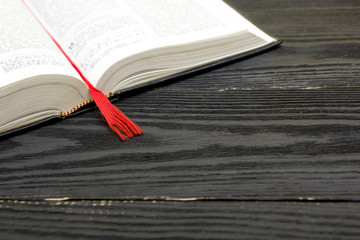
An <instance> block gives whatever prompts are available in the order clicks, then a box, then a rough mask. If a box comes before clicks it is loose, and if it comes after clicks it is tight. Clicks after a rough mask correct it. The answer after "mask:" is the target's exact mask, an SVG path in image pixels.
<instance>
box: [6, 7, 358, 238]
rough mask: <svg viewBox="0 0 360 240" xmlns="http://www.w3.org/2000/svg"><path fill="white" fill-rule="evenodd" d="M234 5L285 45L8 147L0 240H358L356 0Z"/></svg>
mask: <svg viewBox="0 0 360 240" xmlns="http://www.w3.org/2000/svg"><path fill="white" fill-rule="evenodd" d="M228 2H230V3H232V4H233V6H236V7H237V8H239V9H240V10H241V12H242V13H243V14H244V15H246V16H247V17H248V18H249V19H251V20H252V21H253V22H254V23H256V24H257V25H259V26H260V27H261V28H262V29H264V30H265V31H267V32H269V33H271V34H272V35H274V36H275V37H277V38H280V39H283V40H284V43H283V44H282V46H281V47H279V48H277V49H275V50H273V51H270V52H267V53H264V54H261V55H259V56H256V57H252V58H249V59H245V60H243V61H238V62H235V63H231V64H227V65H225V66H222V67H220V68H217V69H213V70H211V71H210V70H209V71H206V72H202V73H199V74H196V75H192V76H189V77H186V78H182V79H180V80H178V81H176V82H173V83H169V84H166V85H163V86H158V87H157V88H154V89H147V90H146V91H145V90H144V91H142V92H139V93H137V94H134V95H132V96H124V98H123V99H121V100H120V101H119V102H117V103H116V105H117V106H118V107H119V108H120V109H122V110H123V111H124V112H125V113H126V114H127V115H128V116H129V117H131V118H132V119H133V120H134V121H136V122H137V123H138V124H139V125H140V126H141V127H142V128H143V129H144V130H145V132H146V134H145V135H144V136H141V137H137V138H135V139H132V140H130V141H127V142H121V141H120V140H118V138H117V137H116V136H115V135H113V134H112V133H111V131H110V130H108V128H107V126H106V125H105V124H104V123H103V122H102V120H101V118H99V114H98V113H97V112H96V111H89V112H86V113H83V114H81V115H79V116H76V117H74V118H69V119H66V120H64V121H59V122H55V123H53V124H50V125H46V126H43V127H41V128H37V129H34V130H32V131H28V132H25V133H23V134H20V135H16V136H11V137H8V138H5V139H2V140H1V142H0V143H1V144H0V206H1V207H0V221H1V224H0V225H1V227H0V231H1V232H2V235H1V236H0V238H4V239H14V238H18V239H22V238H23V237H24V236H25V235H26V236H27V237H28V238H29V239H39V238H41V237H44V238H45V237H49V238H50V237H51V238H52V239H61V238H65V239H69V238H70V239H71V238H74V239H79V238H89V239H91V238H94V239H101V238H104V237H110V238H116V237H124V238H153V239H159V238H169V239H174V238H179V239H180V238H181V239H183V238H186V239H191V238H200V239H211V238H212V239H238V238H245V239H264V237H266V238H268V239H280V238H283V239H285V238H292V239H358V238H359V237H360V230H359V218H360V214H359V212H360V211H359V210H360V209H359V208H360V203H359V199H360V194H359V193H360V177H359V173H360V150H359V149H360V148H359V146H360V95H359V90H360V27H359V24H358V23H359V21H360V2H359V1H357V0H347V1H340V0H317V1H310V0H306V1H305V0H302V1H290V0H272V1H265V0H257V1H250V0H249V1H245V0H231V1H228ZM49 200H52V201H49ZM110 201H112V203H114V204H113V205H111V206H109V202H110ZM124 201H126V203H127V205H125V204H126V203H124ZM134 201H135V202H134ZM153 201H154V203H153ZM129 203H131V204H129ZM102 204H104V205H102ZM100 206H101V207H100ZM102 207H103V208H102ZM123 212H124V214H122V213H123Z"/></svg>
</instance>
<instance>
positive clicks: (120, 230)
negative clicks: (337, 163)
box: [0, 201, 360, 240]
mask: <svg viewBox="0 0 360 240" xmlns="http://www.w3.org/2000/svg"><path fill="white" fill-rule="evenodd" d="M329 209H331V211H329ZM0 213H1V216H2V217H1V218H0V231H1V239H15V238H19V239H24V238H26V239H45V238H51V239H309V238H310V239H334V240H335V239H336V240H339V239H354V240H355V239H358V237H359V235H360V230H359V229H360V214H359V213H360V205H359V203H336V204H335V203H319V202H318V203H315V202H314V203H298V202H284V203H278V202H151V201H150V202H137V201H135V202H132V201H64V202H44V201H40V202H37V201H17V202H14V201H9V202H8V201H5V202H2V203H0Z"/></svg>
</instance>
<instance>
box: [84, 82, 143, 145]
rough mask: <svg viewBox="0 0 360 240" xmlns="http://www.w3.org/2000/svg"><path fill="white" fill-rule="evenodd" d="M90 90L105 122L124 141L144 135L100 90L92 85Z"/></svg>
mask: <svg viewBox="0 0 360 240" xmlns="http://www.w3.org/2000/svg"><path fill="white" fill-rule="evenodd" d="M85 82H86V83H88V82H87V81H85ZM88 86H89V85H88ZM89 90H90V94H91V96H92V97H93V99H94V102H95V104H96V105H97V106H98V108H99V110H100V112H101V114H102V115H103V116H104V118H105V121H106V122H107V123H108V125H109V127H110V128H111V129H112V130H113V131H114V132H115V133H116V134H117V135H119V137H120V138H121V139H122V140H123V141H124V140H126V139H127V138H133V137H134V136H135V135H141V134H144V132H143V130H141V129H140V128H139V127H138V126H137V125H136V124H135V123H134V122H132V121H131V120H130V119H129V118H128V117H126V116H125V114H124V113H123V112H122V111H120V109H118V108H117V107H115V106H114V105H113V104H112V103H111V102H110V101H109V99H107V97H106V96H105V95H104V94H103V93H102V92H101V91H100V90H98V89H96V88H95V87H93V86H92V85H90V86H89Z"/></svg>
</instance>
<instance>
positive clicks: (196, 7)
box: [0, 0, 279, 135]
mask: <svg viewBox="0 0 360 240" xmlns="http://www.w3.org/2000/svg"><path fill="white" fill-rule="evenodd" d="M0 16H1V20H0V29H1V35H0V134H1V133H2V134H4V133H7V132H10V131H13V130H16V129H19V128H23V127H26V126H29V125H32V124H34V123H38V122H41V121H44V120H45V119H49V118H53V117H64V116H67V115H69V114H71V113H73V112H74V111H77V109H79V108H81V107H82V106H83V105H85V104H86V103H89V102H90V101H92V99H93V98H95V97H94V95H93V93H92V92H91V91H89V89H90V90H91V89H92V86H93V87H94V88H96V89H99V90H100V91H102V93H104V94H105V95H108V96H112V95H114V94H117V93H119V92H121V91H124V90H126V89H133V88H136V87H139V86H144V85H147V84H151V83H154V82H156V81H160V80H162V79H169V78H171V77H173V76H175V75H179V74H183V73H186V72H189V71H193V70H196V69H201V68H204V67H206V66H209V65H213V64H216V63H219V62H222V61H227V60H228V59H232V58H234V57H239V56H246V55H249V54H252V53H254V52H259V51H262V50H264V49H268V48H270V47H272V46H276V45H277V44H278V43H279V42H278V41H277V40H276V39H274V38H272V37H270V36H269V35H267V34H265V33H264V32H263V31H261V30H259V29H258V28H257V27H255V26H254V25H253V24H251V23H250V22H249V21H248V20H246V19H245V18H244V17H242V16H241V15H240V14H239V13H238V12H236V11H235V10H233V9H232V8H231V7H230V6H228V5H227V4H226V3H224V2H223V1H222V0H206V1H205V0H61V1H59V0H23V1H21V0H11V1H9V0H0ZM95 101H96V102H97V105H99V104H98V102H100V101H98V100H96V99H95ZM101 101H102V100H101ZM100 104H101V103H100ZM126 124H127V122H126V121H125V125H126ZM135 134H136V133H135ZM125 135H127V134H125ZM130 135H131V134H130Z"/></svg>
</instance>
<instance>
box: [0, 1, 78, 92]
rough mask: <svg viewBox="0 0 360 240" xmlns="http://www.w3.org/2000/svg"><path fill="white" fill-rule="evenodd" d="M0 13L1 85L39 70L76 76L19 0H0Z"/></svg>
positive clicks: (36, 73) (31, 74)
mask: <svg viewBox="0 0 360 240" xmlns="http://www.w3.org/2000/svg"><path fill="white" fill-rule="evenodd" d="M0 16H1V21H0V32H1V34H0V87H3V86H6V85H9V84H11V83H14V82H16V81H19V80H21V79H25V78H29V77H33V76H37V75H39V74H40V75H41V74H51V73H58V74H66V75H72V76H74V77H77V76H78V75H77V73H76V72H75V71H74V70H73V68H72V67H71V65H69V63H68V61H67V60H66V59H65V58H64V56H63V55H62V53H61V52H60V51H59V49H58V48H57V47H56V45H55V44H54V43H53V41H52V40H51V39H50V38H49V36H48V35H47V34H46V33H45V32H44V30H43V29H42V27H41V26H40V25H39V23H38V22H37V21H36V20H35V18H34V17H33V16H32V14H31V13H30V12H29V10H28V9H27V8H26V7H25V6H24V4H23V3H22V2H21V1H19V0H11V1H8V0H0Z"/></svg>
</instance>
